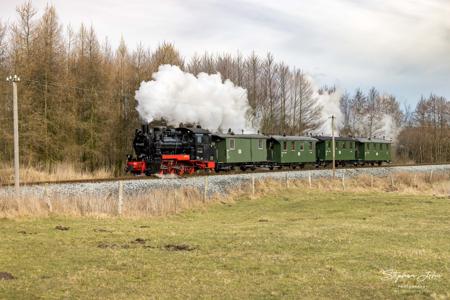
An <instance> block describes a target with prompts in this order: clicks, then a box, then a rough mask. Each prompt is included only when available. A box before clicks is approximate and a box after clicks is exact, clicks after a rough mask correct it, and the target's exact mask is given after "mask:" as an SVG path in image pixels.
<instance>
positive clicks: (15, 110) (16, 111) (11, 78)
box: [6, 75, 20, 194]
mask: <svg viewBox="0 0 450 300" xmlns="http://www.w3.org/2000/svg"><path fill="white" fill-rule="evenodd" d="M6 81H8V82H11V83H12V86H13V118H14V186H15V188H16V194H18V193H19V192H20V180H19V109H18V104H17V82H19V81H20V78H19V76H17V75H14V76H8V77H7V78H6Z"/></svg>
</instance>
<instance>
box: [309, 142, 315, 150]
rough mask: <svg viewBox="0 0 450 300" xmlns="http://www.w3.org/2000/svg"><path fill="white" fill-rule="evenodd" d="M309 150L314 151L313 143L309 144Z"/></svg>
mask: <svg viewBox="0 0 450 300" xmlns="http://www.w3.org/2000/svg"><path fill="white" fill-rule="evenodd" d="M309 150H314V149H313V142H309Z"/></svg>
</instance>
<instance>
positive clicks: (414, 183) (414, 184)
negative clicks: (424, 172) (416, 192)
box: [412, 173, 417, 187]
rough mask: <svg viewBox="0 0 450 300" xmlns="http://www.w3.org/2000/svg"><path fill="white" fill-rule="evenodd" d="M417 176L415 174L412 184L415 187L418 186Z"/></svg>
mask: <svg viewBox="0 0 450 300" xmlns="http://www.w3.org/2000/svg"><path fill="white" fill-rule="evenodd" d="M416 176H417V173H414V177H413V182H412V186H413V187H415V186H416Z"/></svg>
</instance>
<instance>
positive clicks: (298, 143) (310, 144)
mask: <svg viewBox="0 0 450 300" xmlns="http://www.w3.org/2000/svg"><path fill="white" fill-rule="evenodd" d="M316 142H317V139H315V138H311V137H307V136H280V135H274V136H271V137H270V138H269V140H268V142H267V145H268V149H267V150H268V154H267V156H268V159H269V161H271V162H272V164H273V165H275V166H290V167H293V168H296V167H297V166H299V167H301V168H302V167H304V166H305V164H315V162H316Z"/></svg>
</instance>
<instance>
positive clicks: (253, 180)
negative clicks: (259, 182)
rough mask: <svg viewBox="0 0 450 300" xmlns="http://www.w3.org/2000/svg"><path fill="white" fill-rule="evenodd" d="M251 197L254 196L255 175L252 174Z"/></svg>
mask: <svg viewBox="0 0 450 300" xmlns="http://www.w3.org/2000/svg"><path fill="white" fill-rule="evenodd" d="M252 197H255V175H254V174H252Z"/></svg>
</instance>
